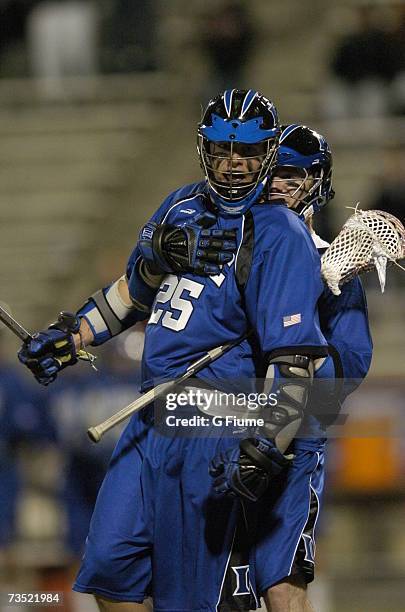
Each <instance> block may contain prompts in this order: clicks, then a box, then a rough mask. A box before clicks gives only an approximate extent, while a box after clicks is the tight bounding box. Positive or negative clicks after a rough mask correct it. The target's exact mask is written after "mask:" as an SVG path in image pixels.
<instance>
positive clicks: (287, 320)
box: [283, 313, 301, 327]
mask: <svg viewBox="0 0 405 612" xmlns="http://www.w3.org/2000/svg"><path fill="white" fill-rule="evenodd" d="M297 323H301V313H298V314H293V315H288V316H287V317H283V327H290V325H297Z"/></svg>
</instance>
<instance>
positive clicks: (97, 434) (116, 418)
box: [87, 380, 178, 442]
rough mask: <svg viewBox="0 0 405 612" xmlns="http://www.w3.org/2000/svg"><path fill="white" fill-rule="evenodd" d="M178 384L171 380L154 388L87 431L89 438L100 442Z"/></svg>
mask: <svg viewBox="0 0 405 612" xmlns="http://www.w3.org/2000/svg"><path fill="white" fill-rule="evenodd" d="M177 383H178V381H177V380H169V381H168V382H165V383H161V384H160V385H157V386H156V387H153V389H151V390H150V391H148V392H147V393H145V394H144V395H141V397H138V399H136V400H135V401H133V402H131V403H130V404H128V406H125V408H122V410H119V411H118V412H116V413H115V414H113V415H112V416H110V417H109V418H108V419H106V420H105V421H103V422H102V423H100V424H99V425H95V426H94V427H90V429H88V430H87V435H88V436H89V438H90V440H92V441H93V442H99V441H100V440H101V438H102V437H103V435H104V434H105V433H106V432H107V431H109V430H110V429H112V428H113V427H115V426H116V425H119V424H120V423H122V421H125V419H127V418H128V417H130V416H131V415H132V414H134V413H135V412H139V410H142V408H145V406H147V405H148V404H150V403H151V402H153V400H155V399H156V398H157V397H160V396H161V395H163V393H165V392H167V391H169V390H170V389H172V388H173V387H174V386H175V385H177Z"/></svg>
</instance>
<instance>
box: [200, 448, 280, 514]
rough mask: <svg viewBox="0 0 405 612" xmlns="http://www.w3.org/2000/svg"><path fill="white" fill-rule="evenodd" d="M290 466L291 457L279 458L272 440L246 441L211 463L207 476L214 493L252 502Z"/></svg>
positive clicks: (278, 452)
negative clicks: (212, 479) (211, 480)
mask: <svg viewBox="0 0 405 612" xmlns="http://www.w3.org/2000/svg"><path fill="white" fill-rule="evenodd" d="M291 462H292V456H291V455H288V456H286V455H283V454H282V453H281V452H280V451H279V450H278V449H277V447H276V445H275V444H274V442H273V441H272V440H268V439H267V438H262V437H257V438H247V439H246V440H242V442H241V443H240V445H239V446H237V447H236V448H233V449H230V450H228V451H225V452H223V453H220V454H219V455H218V456H217V457H215V459H213V460H212V462H211V466H210V474H211V476H212V477H213V478H214V490H215V491H216V492H217V493H222V494H224V493H225V494H231V495H238V496H239V497H242V498H244V499H248V500H249V501H252V502H255V501H257V500H258V499H259V498H260V497H261V496H262V495H263V494H264V492H265V491H266V489H267V487H268V486H269V483H270V480H271V479H272V478H274V477H276V476H278V475H279V474H281V472H283V471H284V470H286V469H287V468H288V467H289V466H290V465H291Z"/></svg>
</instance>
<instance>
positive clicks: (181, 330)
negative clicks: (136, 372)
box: [19, 90, 335, 612]
mask: <svg viewBox="0 0 405 612" xmlns="http://www.w3.org/2000/svg"><path fill="white" fill-rule="evenodd" d="M279 136H280V127H279V123H278V118H277V111H276V109H275V107H274V105H273V104H272V103H271V102H270V101H269V100H268V99H266V98H265V97H264V96H262V95H261V94H259V93H258V92H256V91H253V90H248V91H246V90H228V91H226V92H224V93H223V94H221V95H220V96H218V97H217V98H215V99H213V100H211V102H210V103H209V105H208V107H207V109H206V111H205V113H204V116H203V118H202V121H201V123H200V124H199V127H198V152H199V156H200V162H201V166H202V168H203V171H204V175H205V180H204V181H203V182H200V183H195V184H192V185H188V186H185V187H182V188H181V189H179V190H177V191H175V192H174V193H172V194H171V195H170V196H169V197H168V198H167V199H166V200H165V201H164V203H163V204H162V206H161V207H160V208H159V210H158V211H157V213H156V214H155V215H154V216H153V217H152V219H151V221H150V222H149V223H147V224H146V225H145V226H144V228H143V229H142V230H141V234H140V240H139V242H138V245H137V246H136V248H135V250H134V252H133V253H132V255H131V257H130V259H129V263H128V267H127V273H126V275H125V276H124V277H122V278H121V279H119V280H118V281H116V282H115V283H113V284H112V285H110V286H109V287H107V288H105V289H103V290H101V291H99V292H97V293H96V294H94V295H93V296H92V297H91V298H89V300H88V301H87V302H86V304H85V305H84V306H83V307H82V308H81V309H80V310H79V311H78V313H77V315H76V316H72V317H71V318H70V319H69V317H67V316H64V317H61V318H60V319H59V320H58V322H56V323H55V324H53V325H51V326H50V328H49V329H48V330H46V331H43V332H40V333H39V334H37V335H36V337H35V338H34V339H33V340H32V341H31V342H29V343H28V344H26V345H25V346H23V348H22V349H21V351H20V353H19V357H20V360H21V361H22V362H23V363H25V364H26V365H27V366H28V367H29V368H30V369H31V370H32V372H33V373H34V375H35V376H36V378H37V379H38V380H39V382H41V383H43V384H47V383H49V382H51V381H52V380H54V378H55V377H56V375H57V374H58V372H59V371H60V370H61V369H63V368H64V367H66V366H68V365H73V364H74V363H76V361H77V358H76V352H77V349H78V348H80V347H84V346H86V345H87V344H90V343H91V344H95V345H97V344H101V343H102V342H104V341H106V340H108V339H109V338H111V337H112V336H114V335H116V334H118V333H120V332H121V331H122V330H123V329H126V328H127V327H129V326H131V325H133V324H134V323H135V322H136V321H139V320H142V319H145V318H147V317H148V316H149V314H150V316H149V322H148V325H147V327H146V339H145V349H144V356H143V390H145V391H146V390H148V389H150V388H152V387H153V386H154V384H156V380H158V379H161V378H162V377H170V378H172V377H173V378H175V377H177V376H179V375H181V374H182V373H183V372H184V370H185V369H186V368H187V366H188V365H189V364H190V363H191V362H192V361H194V360H195V359H196V358H198V357H199V356H201V355H203V354H204V353H205V352H206V351H207V350H208V349H210V348H212V347H213V346H217V345H221V344H224V343H225V342H229V341H230V340H238V339H239V338H240V339H241V341H240V343H239V344H238V345H237V346H235V347H234V348H233V349H231V350H230V351H228V352H227V353H226V354H224V355H223V356H222V357H220V358H219V359H217V360H216V361H215V362H213V363H212V364H211V365H210V366H208V367H206V368H205V369H203V370H201V372H200V373H199V375H198V377H199V379H200V381H201V384H203V385H206V386H207V387H208V388H209V387H210V384H211V385H215V384H216V383H218V382H219V381H221V380H222V381H224V380H225V381H226V380H235V378H236V379H239V380H251V379H255V378H257V377H260V376H262V377H265V376H266V374H268V375H269V377H270V376H271V378H272V379H273V378H276V379H278V380H279V387H278V390H279V401H278V409H277V410H275V411H271V410H268V411H267V417H266V420H265V424H264V426H263V427H262V428H261V429H260V430H256V429H254V430H253V431H250V430H248V431H246V429H245V431H240V432H239V434H240V435H239V436H233V435H229V431H225V427H222V428H220V429H218V428H216V429H217V431H215V432H214V433H213V432H212V430H209V433H208V434H207V435H206V436H204V437H201V436H198V435H192V432H189V435H188V436H184V435H181V432H178V435H177V432H176V433H175V434H174V435H172V436H164V435H161V434H160V433H159V432H158V431H157V430H156V429H155V428H154V426H153V425H154V414H153V410H152V408H149V409H145V410H144V411H143V412H142V413H140V414H136V415H134V416H133V417H132V419H131V421H130V423H129V424H128V426H127V428H126V429H125V430H124V433H123V435H122V437H121V439H120V441H119V442H118V445H117V447H116V449H115V451H114V454H113V457H112V460H111V462H110V466H109V470H108V472H107V475H106V478H105V480H104V483H103V485H102V487H101V490H100V494H99V497H98V500H97V503H96V508H95V511H94V514H93V518H92V522H91V526H90V532H89V537H88V540H87V546H86V552H85V555H84V558H83V564H82V567H81V570H80V572H79V575H78V577H77V580H76V583H75V587H74V588H75V589H76V590H78V591H81V592H85V593H93V594H95V595H96V598H97V601H98V604H99V606H100V609H103V610H111V611H114V610H123V609H125V610H145V609H146V607H145V605H144V604H143V602H144V600H145V598H146V597H147V596H148V595H150V594H151V595H152V596H153V600H154V606H155V609H156V610H162V611H163V610H165V611H173V612H174V611H175V610H190V611H191V610H207V611H209V610H212V611H213V610H221V609H223V610H225V609H251V608H253V609H254V608H255V607H257V605H258V595H260V594H262V593H263V592H264V591H265V590H266V589H268V588H269V591H268V601H269V605H271V610H272V611H273V612H274V611H276V612H278V611H279V610H280V611H281V610H285V609H288V608H287V606H289V605H290V603H291V602H296V601H297V600H299V604H298V605H300V606H301V607H297V608H296V609H297V610H301V609H302V610H304V609H305V608H304V607H303V606H305V605H307V604H306V599H305V590H304V582H305V577H304V579H303V575H304V569H303V568H302V567H301V566H300V562H299V561H300V560H299V558H298V556H297V555H296V553H298V544H299V543H300V539H301V536H302V534H303V531H304V528H305V527H306V523H307V519H308V508H309V503H310V500H309V498H308V495H309V492H310V489H311V487H310V485H311V483H312V484H313V486H316V485H315V482H318V483H319V488H320V487H321V481H322V461H321V459H322V455H323V448H324V444H325V440H324V429H323V428H322V426H321V424H320V423H319V422H317V421H316V420H314V419H313V418H311V417H310V416H308V417H305V413H306V409H307V403H308V394H309V389H310V387H311V385H312V382H313V379H314V375H315V372H316V374H317V376H325V377H333V376H334V374H335V369H334V366H333V361H332V359H331V358H330V357H329V349H328V342H327V340H326V338H325V336H324V335H323V334H322V332H321V329H320V322H319V314H318V309H317V303H318V300H319V298H320V297H321V295H322V292H323V289H324V288H323V283H322V281H321V277H320V261H319V255H318V253H317V251H316V248H315V245H314V243H313V240H312V238H311V236H310V234H309V232H308V230H307V228H306V226H305V224H304V222H303V221H302V219H301V218H300V216H299V215H298V214H296V213H295V212H294V211H292V210H289V209H288V207H287V206H286V205H285V202H284V200H281V201H278V202H277V201H273V202H272V203H271V205H267V204H268V202H267V199H268V187H269V185H268V181H269V176H270V175H271V173H272V170H273V168H274V165H275V163H276V159H277V152H278V140H279ZM266 202H267V204H266ZM235 251H236V256H234V255H233V254H234V252H235ZM162 275H163V280H162ZM157 289H159V291H158V292H157V294H156V291H157ZM152 302H153V305H152V308H151V303H152ZM150 312H151V313H150ZM250 329H252V330H253V333H252V334H251V335H250V336H248V338H244V335H245V334H246V332H247V331H249V330H250ZM243 338H244V339H243ZM185 411H186V414H188V415H190V414H195V413H198V412H199V410H198V407H194V406H187V407H186V408H185ZM303 421H305V426H306V437H304V438H302V439H300V438H299V439H297V440H293V439H294V436H295V434H296V433H297V432H298V430H299V429H300V427H301V425H302V423H303ZM290 451H292V452H293V454H294V459H292V455H291V453H290ZM209 467H210V471H211V475H210V474H209V473H208V472H209ZM212 477H213V478H214V480H212ZM280 487H282V489H283V491H282V493H281V499H282V501H281V502H280V504H279V507H278V508H276V512H279V511H280V509H281V506H284V507H287V508H288V507H291V506H292V505H294V506H295V507H296V510H295V512H294V515H292V514H290V516H289V517H285V520H284V522H283V529H282V531H283V533H282V535H281V539H283V538H287V537H288V538H289V543H288V551H287V552H285V553H284V552H283V553H282V554H281V552H282V551H280V550H279V553H280V556H281V557H280V560H279V561H277V563H279V567H280V568H281V569H280V573H281V575H280V577H279V581H283V585H284V586H285V588H284V586H283V591H282V593H281V596H280V589H279V588H278V586H279V585H278V584H275V583H274V582H273V581H272V580H270V582H266V577H263V573H262V574H260V573H258V574H257V575H256V568H255V565H256V564H255V562H254V560H253V561H252V562H251V564H250V565H249V560H248V561H247V563H245V560H246V557H243V555H242V556H241V553H242V548H243V547H242V545H241V538H240V537H239V531H243V528H244V529H245V531H246V526H247V529H248V532H249V531H250V528H251V521H250V513H251V514H252V516H253V517H257V516H258V515H259V514H260V512H265V513H266V515H267V517H266V523H267V524H268V523H269V518H271V517H269V508H270V507H269V506H268V505H267V501H266V502H265V505H263V501H262V500H263V499H264V497H263V496H266V495H267V494H268V493H270V492H271V491H272V490H273V488H274V490H278V491H279V490H280ZM297 499H298V500H300V501H299V503H298V504H297V503H296V501H297ZM241 510H243V514H242V513H241ZM270 514H271V515H272V511H271V513H270ZM241 516H244V517H246V522H245V521H244V522H243V526H242V527H243V528H241V527H240V517H241ZM236 532H237V535H238V537H235V533H236ZM255 533H258V531H257V530H255ZM291 533H292V535H288V534H291ZM248 535H249V534H248ZM294 538H295V540H294ZM293 540H294V541H295V543H296V550H295V551H294V550H292V544H291V542H292V541H293ZM279 541H280V540H279ZM239 546H240V548H239ZM254 550H255V549H254ZM257 550H258V554H260V549H259V548H258V549H257ZM291 550H292V558H291V559H290V565H291V567H287V559H286V556H287V554H288V553H289V552H291ZM274 555H277V553H276V551H274V552H273V559H274V558H275V557H274ZM234 560H235V561H234ZM241 560H242V562H241ZM292 566H294V567H292ZM275 571H277V570H274V572H275ZM273 575H274V574H273ZM272 591H273V593H274V596H272V594H271V592H272ZM124 602H125V603H124ZM291 605H292V604H291Z"/></svg>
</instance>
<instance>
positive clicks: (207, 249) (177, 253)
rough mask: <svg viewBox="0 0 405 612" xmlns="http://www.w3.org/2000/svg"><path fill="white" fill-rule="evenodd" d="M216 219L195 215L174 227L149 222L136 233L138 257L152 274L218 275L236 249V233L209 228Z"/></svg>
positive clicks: (201, 214)
mask: <svg viewBox="0 0 405 612" xmlns="http://www.w3.org/2000/svg"><path fill="white" fill-rule="evenodd" d="M215 221H216V217H215V215H213V214H212V213H209V212H204V213H198V214H197V215H195V216H194V218H192V219H190V223H189V224H187V225H183V226H182V227H177V226H176V225H170V224H168V223H162V224H160V225H158V224H157V223H154V222H149V223H147V224H146V225H144V226H143V228H142V229H141V231H140V234H139V241H138V247H139V249H140V251H141V253H142V258H143V259H144V261H145V262H146V264H147V266H148V267H149V269H150V271H151V272H152V273H154V274H158V273H163V272H168V273H174V274H177V273H184V272H193V273H194V274H199V275H202V276H210V275H215V274H219V273H220V272H221V269H222V266H223V265H224V264H226V263H228V262H230V261H231V260H232V258H233V255H234V253H235V251H236V249H237V243H236V230H235V229H231V230H222V229H210V228H209V225H213V223H215Z"/></svg>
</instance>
